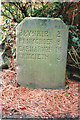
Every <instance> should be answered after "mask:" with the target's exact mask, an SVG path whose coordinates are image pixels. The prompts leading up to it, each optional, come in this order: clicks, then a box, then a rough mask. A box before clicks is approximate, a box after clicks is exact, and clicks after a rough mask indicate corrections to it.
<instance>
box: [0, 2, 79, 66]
mask: <svg viewBox="0 0 80 120" xmlns="http://www.w3.org/2000/svg"><path fill="white" fill-rule="evenodd" d="M79 8H80V4H79V2H35V3H33V2H26V3H22V2H4V3H3V2H2V10H1V14H2V16H3V24H2V35H1V38H2V43H1V44H2V48H3V49H4V51H5V49H6V47H7V46H9V47H11V50H12V54H13V55H14V57H16V52H15V51H16V47H15V35H13V33H15V30H13V28H15V27H16V25H17V24H14V25H12V24H13V23H14V22H16V23H20V22H21V21H22V20H23V19H24V18H25V17H48V18H61V19H62V20H63V21H64V22H65V24H67V25H68V27H69V40H68V61H67V64H72V65H75V66H77V67H78V68H80V28H79V17H80V14H79V13H80V12H79ZM13 26H14V27H13ZM11 31H12V32H11ZM13 31H14V32H13ZM12 36H13V37H12ZM12 43H13V44H12Z"/></svg>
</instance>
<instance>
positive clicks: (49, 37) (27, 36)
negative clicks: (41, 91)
mask: <svg viewBox="0 0 80 120" xmlns="http://www.w3.org/2000/svg"><path fill="white" fill-rule="evenodd" d="M16 40H17V53H16V55H17V81H18V83H19V84H20V85H23V86H26V87H30V88H52V89H59V88H63V87H64V85H65V83H64V81H65V70H66V56H67V43H68V29H67V26H66V25H65V24H64V23H63V22H62V21H61V20H60V19H51V18H30V17H29V18H25V19H24V20H23V21H22V22H21V23H20V24H19V25H18V26H17V39H16Z"/></svg>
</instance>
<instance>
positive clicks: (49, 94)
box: [0, 69, 80, 118]
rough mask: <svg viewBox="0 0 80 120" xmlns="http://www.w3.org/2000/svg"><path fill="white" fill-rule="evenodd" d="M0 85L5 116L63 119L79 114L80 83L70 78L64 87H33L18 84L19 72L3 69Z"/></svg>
mask: <svg viewBox="0 0 80 120" xmlns="http://www.w3.org/2000/svg"><path fill="white" fill-rule="evenodd" d="M1 77H2V83H1V85H0V92H1V100H2V116H3V117H10V116H14V115H15V117H16V115H18V117H20V116H21V117H31V118H37V117H40V118H43V117H45V118H46V117H48V118H60V117H65V116H70V117H72V118H74V117H78V116H79V111H80V109H79V98H80V96H79V89H80V83H79V82H77V81H70V80H69V79H68V78H67V79H66V81H67V83H68V84H67V85H66V86H65V88H64V89H59V90H58V89H56V90H53V89H32V88H27V87H23V86H18V85H17V82H16V72H14V71H11V70H10V69H8V70H3V71H2V72H1V76H0V78H1Z"/></svg>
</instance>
